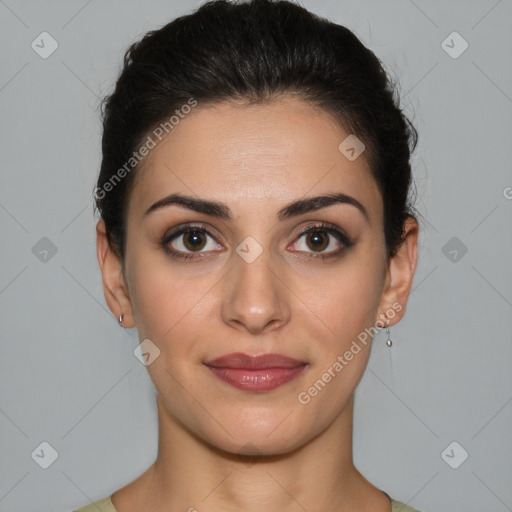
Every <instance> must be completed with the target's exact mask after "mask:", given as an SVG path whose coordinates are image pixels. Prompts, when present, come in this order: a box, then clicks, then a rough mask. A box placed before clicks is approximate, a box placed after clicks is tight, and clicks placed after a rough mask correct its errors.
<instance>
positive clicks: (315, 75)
mask: <svg viewBox="0 0 512 512" xmlns="http://www.w3.org/2000/svg"><path fill="white" fill-rule="evenodd" d="M287 94H288V95H293V96H296V97H297V96H298V97H299V98H301V99H303V100H305V101H306V102H308V103H310V104H312V105H315V106H317V107H320V108H321V109H322V110H323V111H325V112H327V113H328V114H330V115H331V116H332V117H333V118H334V119H335V120H336V121H338V122H339V125H340V126H341V127H343V128H344V129H345V130H346V131H347V133H349V134H355V135H356V136H357V138H358V139H360V140H361V141H362V142H363V143H364V144H365V146H366V150H365V152H364V153H363V156H364V158H365V159H366V162H367V163H368V166H369V168H370V170H371V173H372V175H373V177H374V179H375V181H376V183H377V186H378V188H379V191H380V193H381V194H382V198H383V204H384V212H383V218H384V222H383V224H384V225H383V230H384V238H385V244H386V256H387V258H389V257H391V256H393V255H394V254H395V253H396V251H397V250H398V248H399V247H400V246H401V245H402V242H403V237H404V222H405V221H406V220H407V218H408V217H412V218H413V219H417V217H416V215H415V213H414V208H413V206H412V204H411V202H410V193H411V183H412V176H411V166H410V155H411V153H412V151H414V149H415V147H416V144H417V139H418V134H417V131H416V129H415V128H414V126H413V125H412V123H411V122H410V120H409V119H408V118H407V117H406V116H405V115H404V114H403V112H402V109H401V108H400V101H399V97H398V94H397V91H396V87H395V83H394V82H393V81H392V79H391V78H390V77H389V76H388V74H387V72H386V71H385V69H384V67H383V65H382V64H381V61H380V60H379V59H378V58H377V57H376V56H375V55H374V53H373V52H372V51H370V50H369V49H368V48H366V47H365V46H364V45H363V44H362V43H361V42H360V40H359V39H358V38H357V37H356V36H355V35H354V34H353V33H352V32H351V31H350V30H349V29H347V28H345V27H343V26H341V25H338V24H336V23H333V22H331V21H329V20H327V19H324V18H321V17H319V16H317V15H315V14H313V13H311V12H309V11H308V10H306V9H305V8H303V7H301V6H299V5H296V4H294V3H292V2H289V1H286V0H251V1H248V2H237V3H234V2H229V1H226V0H214V1H209V2H207V3H205V4H203V5H202V6H201V7H200V8H199V9H197V10H196V11H194V12H193V13H191V14H188V15H185V16H181V17H179V18H176V19H174V20H173V21H171V22H170V23H168V24H166V25H164V26H163V27H161V28H160V29H158V30H152V31H149V32H147V33H146V34H145V35H144V36H143V37H142V38H141V39H140V40H139V41H137V42H135V43H133V44H132V45H131V46H130V47H129V48H128V50H126V53H125V54H124V66H123V69H122V70H121V73H120V76H119V78H118V80H117V82H116V85H115V89H114V91H113V93H112V94H111V95H110V96H106V97H104V98H103V100H102V102H101V107H102V123H103V137H102V152H103V158H102V162H101V169H100V173H99V177H98V181H97V184H96V189H95V192H94V196H95V203H96V205H95V211H96V208H97V209H98V210H99V211H100V213H101V217H102V218H103V220H104V221H105V226H106V232H107V239H108V242H109V245H110V247H111V248H112V250H113V251H114V252H115V253H116V254H118V255H119V256H120V257H121V259H122V260H123V264H124V256H125V241H126V222H127V205H128V200H129V197H130V192H131V190H132V189H133V185H134V179H135V176H136V174H137V171H138V170H141V165H139V164H138V163H137V161H136V160H133V157H134V155H135V154H138V153H137V151H138V149H139V148H140V147H141V144H142V143H143V141H144V140H147V136H148V134H149V133H151V131H152V130H154V128H155V127H156V126H158V124H159V123H162V122H163V121H164V120H166V119H169V116H170V115H172V114H173V113H174V112H176V110H178V109H183V110H182V111H183V112H186V110H185V107H184V105H190V104H192V103H191V99H192V100H193V101H196V102H197V103H196V104H199V105H201V104H208V103H209V104H212V103H213V104H214V103H218V102H222V101H226V100H228V101H229V100H234V101H242V102H244V103H246V104H258V103H264V102H271V101H272V100H274V99H276V98H278V97H279V96H281V95H287ZM189 109H190V108H189ZM180 117H181V116H180ZM166 131H168V130H166ZM340 142H341V141H340ZM127 162H131V164H130V165H131V166H132V167H133V169H127V168H126V163H127ZM134 162H135V163H134ZM123 166H124V170H125V172H121V171H122V169H123ZM116 173H117V176H115V175H116ZM121 177H122V179H121ZM114 178H116V180H115V182H114V181H113V179H114ZM109 184H110V185H109ZM98 191H100V193H98Z"/></svg>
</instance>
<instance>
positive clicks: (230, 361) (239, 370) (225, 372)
mask: <svg viewBox="0 0 512 512" xmlns="http://www.w3.org/2000/svg"><path fill="white" fill-rule="evenodd" d="M204 365H205V366H206V367H207V368H208V369H209V370H210V371H211V372H212V373H213V374H214V375H215V376H216V377H218V378H219V379H220V380H222V381H223V382H226V383H227V384H230V385H231V386H234V387H236V388H238V389H242V390H244V391H252V392H265V391H271V390H273V389H276V388H278V387H280V386H282V385H284V384H286V383H287V382H290V381H292V380H294V379H296V378H297V377H298V376H299V375H300V374H301V373H303V372H304V370H305V369H306V367H307V366H308V364H307V363H306V362H303V361H298V360H296V359H292V358H290V357H286V356H282V355H280V354H263V355H261V356H250V355H248V354H243V353H240V352H239V353H234V354H227V355H225V356H221V357H219V358H217V359H213V360H211V361H207V362H205V363H204Z"/></svg>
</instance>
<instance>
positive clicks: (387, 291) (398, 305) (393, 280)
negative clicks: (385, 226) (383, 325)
mask: <svg viewBox="0 0 512 512" xmlns="http://www.w3.org/2000/svg"><path fill="white" fill-rule="evenodd" d="M418 233H419V226H418V223H417V221H416V220H415V219H413V218H412V217H408V218H407V220H406V221H405V223H404V241H403V243H402V245H401V246H400V248H399V249H398V250H397V252H396V254H395V255H394V256H393V257H392V258H391V259H390V261H389V264H388V270H387V273H386V284H385V287H384V290H383V292H382V298H381V303H380V307H379V313H380V315H379V318H378V321H379V322H382V320H383V319H384V318H387V319H389V324H390V325H395V324H396V323H398V322H399V321H400V320H401V318H402V317H403V315H404V313H405V307H406V304H407V300H408V298H409V294H410V291H411V286H412V281H413V279H414V272H415V271H416V265H417V261H418ZM391 311H392V314H390V313H391Z"/></svg>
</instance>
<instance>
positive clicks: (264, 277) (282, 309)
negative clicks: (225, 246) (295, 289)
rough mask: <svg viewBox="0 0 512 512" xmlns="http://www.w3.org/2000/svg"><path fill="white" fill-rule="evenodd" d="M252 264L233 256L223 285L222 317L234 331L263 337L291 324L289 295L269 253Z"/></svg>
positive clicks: (265, 253) (264, 253) (264, 252)
mask: <svg viewBox="0 0 512 512" xmlns="http://www.w3.org/2000/svg"><path fill="white" fill-rule="evenodd" d="M249 261H250V260H245V259H244V258H243V257H241V256H239V255H238V254H233V263H232V264H233V268H232V269H231V271H230V272H229V273H228V275H227V279H226V280H225V282H224V289H223V293H224V297H223V302H222V312H221V314H222V318H223V320H224V322H225V323H226V324H228V325H230V326H231V327H234V328H236V329H239V330H246V331H247V332H249V333H251V334H261V333H263V332H267V331H271V330H274V329H277V328H279V327H281V326H283V325H285V324H286V323H287V322H288V321H289V319H290V305H289V301H288V293H289V291H288V288H287V287H286V286H285V284H284V279H283V278H282V277H281V276H280V275H279V274H280V272H279V268H278V266H277V263H276V262H272V261H271V258H270V253H269V251H263V252H262V254H261V255H260V256H259V257H258V258H256V260H254V261H251V262H249Z"/></svg>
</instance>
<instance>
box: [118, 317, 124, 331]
mask: <svg viewBox="0 0 512 512" xmlns="http://www.w3.org/2000/svg"><path fill="white" fill-rule="evenodd" d="M118 322H119V325H120V326H121V327H122V328H123V329H125V326H124V325H123V315H122V314H121V315H119V319H118Z"/></svg>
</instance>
